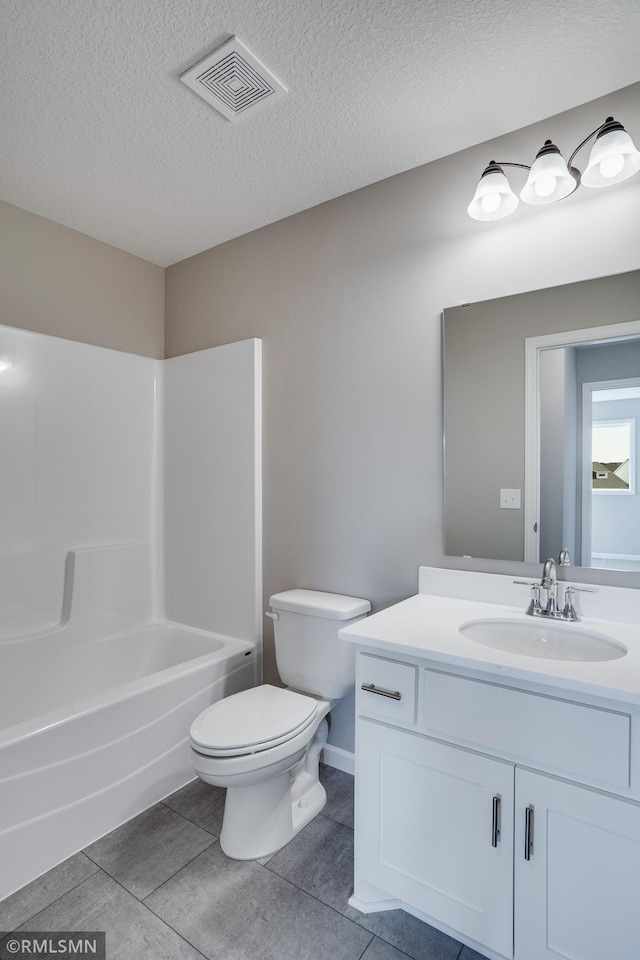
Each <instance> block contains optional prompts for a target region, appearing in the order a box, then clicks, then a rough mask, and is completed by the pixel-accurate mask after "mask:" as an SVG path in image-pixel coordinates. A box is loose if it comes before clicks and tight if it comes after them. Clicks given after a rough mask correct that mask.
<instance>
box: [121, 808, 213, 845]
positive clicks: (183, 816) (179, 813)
mask: <svg viewBox="0 0 640 960" xmlns="http://www.w3.org/2000/svg"><path fill="white" fill-rule="evenodd" d="M158 803H161V804H162V806H163V807H166V808H167V810H171V813H177V814H178V816H179V817H182V819H183V820H186V821H187V823H192V824H193V826H194V827H199V828H200V829H201V830H204V832H205V833H208V834H209V836H210V837H213V838H214V839H215V840H219V839H220V834H219V833H212V831H211V830H209V829H208V828H207V827H203V826H202V824H201V823H196V821H195V820H192V819H191V817H188V816H187V815H186V814H185V813H182V811H181V810H174V809H173V807H170V806H169V804H168V803H165V802H164V800H158ZM107 836H108V834H107Z"/></svg>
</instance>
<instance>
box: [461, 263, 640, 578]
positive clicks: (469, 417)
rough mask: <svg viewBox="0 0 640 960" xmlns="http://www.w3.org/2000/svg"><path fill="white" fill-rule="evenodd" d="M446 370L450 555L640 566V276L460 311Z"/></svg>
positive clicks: (552, 290) (628, 275) (587, 283)
mask: <svg viewBox="0 0 640 960" xmlns="http://www.w3.org/2000/svg"><path fill="white" fill-rule="evenodd" d="M443 369H444V421H445V422H444V436H445V457H444V464H445V478H444V479H445V483H444V488H445V553H447V554H448V555H452V556H469V557H483V558H488V559H501V560H520V561H522V560H527V561H530V562H541V561H543V560H544V559H546V557H548V556H553V557H555V559H556V560H558V557H559V553H560V551H561V550H562V549H563V548H566V549H567V550H568V551H569V553H570V555H571V561H572V563H573V564H574V565H583V566H595V567H606V568H611V569H618V570H638V571H640V491H638V485H637V484H636V482H635V475H636V463H637V460H638V456H639V455H640V447H639V446H638V444H640V423H638V424H637V421H638V420H639V419H640V271H633V272H630V273H626V274H620V275H618V276H614V277H604V278H600V279H597V280H588V281H584V282H582V283H575V284H567V285H564V286H559V287H552V288H549V289H546V290H537V291H532V292H530V293H524V294H519V295H516V296H513V297H505V298H501V299H499V300H490V301H484V302H482V303H476V304H467V305H463V306H460V307H453V308H448V309H446V310H445V311H444V314H443ZM636 424H637V429H636Z"/></svg>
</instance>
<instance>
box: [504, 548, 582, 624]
mask: <svg viewBox="0 0 640 960" xmlns="http://www.w3.org/2000/svg"><path fill="white" fill-rule="evenodd" d="M560 556H561V557H562V554H561V555H560ZM567 556H568V551H567ZM566 565H567V564H565V566H566ZM513 582H514V583H520V584H522V585H523V586H526V587H531V602H530V604H529V606H528V607H527V609H526V613H527V614H528V615H529V616H530V617H550V618H551V619H553V620H568V621H572V622H573V623H576V622H577V621H578V620H579V619H580V617H579V616H578V613H577V611H576V608H575V607H574V605H573V601H574V599H575V595H576V593H577V592H578V591H580V592H581V593H597V592H598V591H597V589H596V588H595V587H574V586H572V585H571V584H569V585H568V586H567V588H566V590H565V594H564V599H565V603H564V607H562V609H560V606H559V605H558V588H559V583H558V577H557V572H556V562H555V560H554V559H553V557H549V559H548V560H545V562H544V567H543V568H542V579H541V580H540V583H538V582H537V581H535V580H534V581H533V582H530V581H529V580H514V581H513ZM541 590H546V591H547V604H546V606H545V607H543V606H542V604H541V603H540V591H541Z"/></svg>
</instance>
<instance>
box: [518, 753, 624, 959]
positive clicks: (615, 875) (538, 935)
mask: <svg viewBox="0 0 640 960" xmlns="http://www.w3.org/2000/svg"><path fill="white" fill-rule="evenodd" d="M527 808H530V809H531V810H532V811H533V814H532V816H533V823H532V832H533V837H532V841H533V845H532V849H531V858H530V859H529V860H525V858H524V848H525V829H524V812H523V811H525V810H526V809H527ZM516 810H518V811H519V812H520V814H519V819H518V820H517V822H516V841H515V842H516V860H515V863H516V870H515V894H516V895H515V956H516V958H517V960H545V958H547V957H548V958H553V960H557V958H558V957H570V958H572V960H573V958H575V960H604V958H609V957H611V958H613V957H615V958H616V960H637V958H638V957H640V909H639V899H638V895H639V893H640V805H638V803H634V802H631V801H627V800H622V799H618V798H616V797H612V796H608V795H606V794H604V793H600V792H597V791H595V790H590V789H588V788H585V787H580V786H577V785H576V784H573V783H567V782H566V781H563V780H559V779H556V778H553V777H547V776H544V775H542V774H539V773H534V772H532V771H529V770H519V769H518V770H517V771H516Z"/></svg>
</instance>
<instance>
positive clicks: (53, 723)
mask: <svg viewBox="0 0 640 960" xmlns="http://www.w3.org/2000/svg"><path fill="white" fill-rule="evenodd" d="M64 633H65V630H64V628H62V629H61V630H60V631H59V633H56V632H55V631H54V632H53V633H43V634H40V635H39V636H35V637H32V638H29V639H25V638H21V640H20V642H14V643H11V642H9V643H7V642H4V643H0V684H1V689H0V900H2V899H3V898H4V897H6V896H8V895H9V894H11V893H13V892H14V891H15V890H17V889H19V888H20V887H22V886H23V885H24V884H26V883H28V882H29V881H30V880H33V879H34V878H35V877H37V876H39V875H40V874H42V873H43V872H45V871H46V870H48V869H50V868H51V867H53V866H55V864H57V863H59V862H60V861H62V860H64V859H66V858H67V857H69V856H71V854H73V853H75V852H76V851H78V850H80V849H82V848H83V847H85V846H86V845H87V844H88V843H91V842H92V841H94V840H96V839H98V838H99V837H101V836H103V835H104V834H105V833H108V832H109V831H110V830H112V829H113V828H114V827H116V826H118V825H119V824H121V823H124V822H125V821H126V820H129V819H130V818H131V817H133V816H135V815H136V814H137V813H140V812H141V811H142V810H144V809H145V808H146V807H148V806H150V805H151V804H153V803H155V802H157V801H158V800H160V799H161V798H162V797H164V796H167V795H168V794H169V793H171V792H173V791H174V790H177V789H178V788H179V787H180V786H182V785H183V784H185V783H187V781H189V780H191V779H192V778H193V771H192V768H191V765H190V763H189V750H188V733H189V727H190V725H191V722H192V720H193V719H194V718H195V717H196V716H197V714H198V713H200V711H201V710H203V709H204V708H205V707H206V706H208V705H209V704H211V703H213V702H214V701H216V700H219V699H221V698H222V697H224V696H227V695H229V694H231V693H235V692H237V691H239V690H243V689H246V688H247V687H250V686H253V684H254V683H255V682H256V666H255V658H256V651H255V647H254V645H253V644H252V643H248V642H244V641H240V640H236V639H233V638H231V637H224V636H221V635H219V634H215V633H209V632H206V631H203V630H196V629H192V628H190V627H185V626H182V625H179V624H175V623H169V622H166V621H158V622H154V623H148V624H146V625H144V626H138V627H136V628H135V629H132V630H128V631H125V632H121V633H117V634H115V635H113V634H112V635H111V636H102V637H100V638H97V639H94V640H89V641H87V640H83V642H82V643H78V642H75V643H73V642H72V643H70V642H69V637H68V636H67V637H64ZM63 638H64V642H62V641H63Z"/></svg>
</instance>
